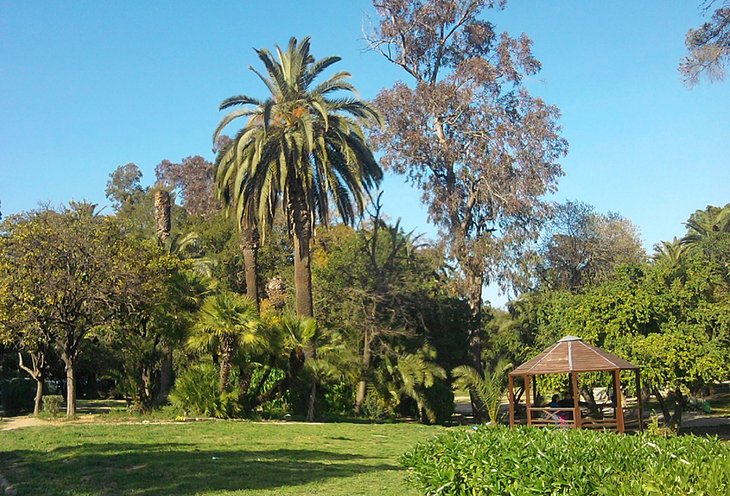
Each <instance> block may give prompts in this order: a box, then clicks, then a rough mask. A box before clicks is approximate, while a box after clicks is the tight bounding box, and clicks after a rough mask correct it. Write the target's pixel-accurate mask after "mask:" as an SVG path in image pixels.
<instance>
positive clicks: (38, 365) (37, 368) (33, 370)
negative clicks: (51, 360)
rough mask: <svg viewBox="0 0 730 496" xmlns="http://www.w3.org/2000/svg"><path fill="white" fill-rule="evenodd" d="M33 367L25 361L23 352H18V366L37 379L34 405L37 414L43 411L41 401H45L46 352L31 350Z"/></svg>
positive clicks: (34, 413) (34, 412) (35, 414)
mask: <svg viewBox="0 0 730 496" xmlns="http://www.w3.org/2000/svg"><path fill="white" fill-rule="evenodd" d="M30 358H31V367H27V366H26V365H25V364H24V363H23V354H22V353H18V366H19V367H20V368H21V369H23V370H25V371H26V372H27V373H28V374H29V375H30V376H31V377H32V378H33V380H34V381H35V383H36V387H35V404H34V405H33V415H34V416H37V415H38V414H39V413H41V402H42V401H43V382H44V378H43V368H44V367H45V354H44V353H43V352H42V351H39V352H31V353H30Z"/></svg>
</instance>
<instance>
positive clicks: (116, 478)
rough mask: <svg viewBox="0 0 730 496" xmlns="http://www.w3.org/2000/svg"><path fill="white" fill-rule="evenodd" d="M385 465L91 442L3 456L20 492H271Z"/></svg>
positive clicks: (322, 456) (305, 454)
mask: <svg viewBox="0 0 730 496" xmlns="http://www.w3.org/2000/svg"><path fill="white" fill-rule="evenodd" d="M380 460H381V459H379V458H374V459H373V458H371V457H366V456H362V455H349V454H343V453H332V452H328V451H320V450H307V449H274V450H265V451H258V450H250V451H249V450H240V449H238V450H236V449H229V450H226V449H225V448H223V449H221V450H220V451H213V450H208V449H206V450H199V449H196V447H195V446H194V445H186V444H179V443H169V444H165V443H162V444H125V443H118V444H86V445H82V446H64V447H60V448H56V449H54V450H52V451H50V452H47V453H42V452H39V451H30V450H15V451H7V452H4V453H0V467H5V468H4V469H3V473H4V475H5V476H6V477H7V478H8V479H10V480H11V482H12V483H14V484H15V485H16V488H17V489H18V493H19V494H77V493H83V494H94V495H117V494H119V495H122V494H144V495H153V494H196V493H203V492H206V491H211V492H213V491H221V490H227V491H235V490H251V489H273V488H277V487H282V486H296V485H300V484H306V483H310V482H317V481H323V480H326V479H332V478H340V477H349V476H353V475H356V474H359V473H364V472H371V471H378V470H395V469H398V467H397V466H395V465H391V464H387V463H379V462H380Z"/></svg>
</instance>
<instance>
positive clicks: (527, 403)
mask: <svg viewBox="0 0 730 496" xmlns="http://www.w3.org/2000/svg"><path fill="white" fill-rule="evenodd" d="M530 406H531V402H530V375H529V374H527V375H525V407H526V409H527V425H532V414H531V412H530Z"/></svg>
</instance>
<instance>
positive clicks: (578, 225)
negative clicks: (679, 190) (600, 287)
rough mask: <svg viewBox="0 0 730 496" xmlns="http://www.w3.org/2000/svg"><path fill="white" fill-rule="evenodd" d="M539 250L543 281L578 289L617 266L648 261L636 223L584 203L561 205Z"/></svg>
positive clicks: (549, 285) (601, 277)
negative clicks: (598, 210)
mask: <svg viewBox="0 0 730 496" xmlns="http://www.w3.org/2000/svg"><path fill="white" fill-rule="evenodd" d="M544 237H545V240H544V242H543V243H542V244H541V246H540V247H539V249H538V252H539V255H540V257H539V258H540V259H539V263H538V266H537V274H538V278H539V284H540V285H542V286H544V287H547V288H550V289H567V290H570V291H576V290H579V289H581V288H583V287H586V286H590V285H591V284H595V283H598V282H600V281H601V280H603V279H606V278H607V277H609V276H610V275H611V274H613V272H614V270H615V269H616V267H618V266H620V265H623V264H628V263H634V262H638V263H640V262H643V261H645V260H646V254H645V252H644V249H643V248H642V246H641V239H640V237H639V232H638V229H637V228H636V226H634V224H632V223H631V221H629V220H628V219H625V218H623V217H621V216H620V215H618V214H615V213H608V214H607V215H604V214H600V213H597V212H595V211H594V209H593V207H592V206H590V205H587V204H585V203H581V202H571V201H568V202H566V203H564V204H561V205H558V206H557V207H556V209H555V213H554V215H553V217H552V219H551V220H550V222H549V224H548V227H547V229H546V232H545V235H544Z"/></svg>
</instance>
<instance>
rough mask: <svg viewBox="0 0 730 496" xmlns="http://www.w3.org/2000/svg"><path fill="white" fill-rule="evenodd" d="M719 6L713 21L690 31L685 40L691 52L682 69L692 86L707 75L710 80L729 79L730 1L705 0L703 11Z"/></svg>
mask: <svg viewBox="0 0 730 496" xmlns="http://www.w3.org/2000/svg"><path fill="white" fill-rule="evenodd" d="M715 5H717V8H716V9H715V10H714V12H713V13H712V16H711V17H710V19H709V21H707V22H705V23H703V24H702V25H701V26H700V27H698V28H694V29H690V30H689V31H687V36H686V37H685V40H684V44H685V46H686V47H687V55H686V56H685V57H684V58H683V59H682V61H681V62H680V64H679V72H680V74H681V75H682V79H683V80H684V82H685V84H686V85H687V86H689V87H692V86H695V85H696V84H697V83H699V81H700V79H701V78H702V77H703V76H705V77H706V78H707V79H708V80H710V81H722V80H723V79H725V70H726V66H727V63H728V60H730V2H728V1H727V0H720V1H717V0H705V1H704V2H703V3H702V10H703V11H704V12H705V13H706V12H708V11H711V10H712V8H713V6H715Z"/></svg>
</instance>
